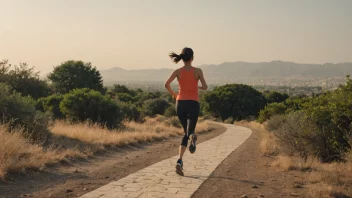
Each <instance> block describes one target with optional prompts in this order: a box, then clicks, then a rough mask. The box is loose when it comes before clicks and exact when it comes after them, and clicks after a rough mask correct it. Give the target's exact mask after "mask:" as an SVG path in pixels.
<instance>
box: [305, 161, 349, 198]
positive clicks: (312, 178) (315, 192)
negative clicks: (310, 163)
mask: <svg viewBox="0 0 352 198" xmlns="http://www.w3.org/2000/svg"><path fill="white" fill-rule="evenodd" d="M315 169H316V170H315V171H313V172H311V173H310V174H309V176H308V181H309V193H310V195H311V196H312V197H313V196H314V197H339V196H340V197H342V195H344V196H349V197H351V196H352V161H348V162H347V163H340V164H339V163H331V164H322V163H319V164H317V165H316V167H315Z"/></svg>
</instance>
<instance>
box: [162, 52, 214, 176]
mask: <svg viewBox="0 0 352 198" xmlns="http://www.w3.org/2000/svg"><path fill="white" fill-rule="evenodd" d="M169 56H170V58H171V59H172V60H173V62H175V63H176V64H177V63H178V62H179V61H180V60H182V61H183V63H184V66H183V67H181V68H179V69H176V70H175V71H174V72H173V73H172V74H171V76H170V78H169V79H168V80H167V81H166V83H165V88H166V89H167V90H168V91H169V92H170V94H171V95H172V96H173V98H175V99H176V113H177V116H178V118H179V119H180V121H181V124H182V127H183V130H184V132H185V135H184V136H183V139H182V142H181V145H180V148H179V159H178V160H177V163H176V173H177V174H179V175H182V176H183V175H184V174H183V161H182V157H183V154H184V153H185V151H186V148H187V144H188V140H189V139H190V140H191V141H190V146H189V151H190V153H194V152H195V151H196V141H197V136H196V134H195V128H196V125H197V121H198V115H199V109H200V106H199V102H198V89H202V90H207V88H208V86H207V83H206V82H205V80H204V76H203V72H202V70H201V69H199V68H195V67H193V66H192V61H193V58H194V57H193V50H192V49H191V48H187V47H186V48H184V49H183V50H182V53H181V54H180V55H178V54H175V53H174V52H172V53H171V54H170V55H169ZM175 78H177V80H178V85H179V93H175V92H174V91H173V90H172V89H171V86H170V84H171V82H172V81H173V80H175ZM199 80H200V82H201V84H202V86H201V87H198V81H199Z"/></svg>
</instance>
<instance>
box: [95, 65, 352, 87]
mask: <svg viewBox="0 0 352 198" xmlns="http://www.w3.org/2000/svg"><path fill="white" fill-rule="evenodd" d="M199 67H200V68H202V69H203V72H204V74H205V75H206V78H207V80H208V82H209V83H213V84H217V83H219V84H223V83H233V82H236V83H247V84H272V85H274V84H275V83H276V84H281V85H290V84H302V85H303V84H304V83H307V81H308V82H314V81H319V82H315V83H313V84H312V85H314V86H316V85H321V84H322V83H323V82H321V80H325V79H328V78H330V79H331V78H333V79H340V80H341V79H343V78H344V77H345V76H346V75H348V74H352V63H338V64H332V63H326V64H322V65H321V64H298V63H293V62H283V61H272V62H260V63H247V62H226V63H222V64H219V65H201V66H199ZM171 72H172V70H171V69H143V70H125V69H121V68H118V67H115V68H112V69H108V70H102V71H101V74H102V76H103V78H104V82H105V83H106V84H112V83H114V82H148V83H151V82H159V81H165V80H166V78H167V77H168V76H169V75H170V73H171ZM305 85H306V84H305Z"/></svg>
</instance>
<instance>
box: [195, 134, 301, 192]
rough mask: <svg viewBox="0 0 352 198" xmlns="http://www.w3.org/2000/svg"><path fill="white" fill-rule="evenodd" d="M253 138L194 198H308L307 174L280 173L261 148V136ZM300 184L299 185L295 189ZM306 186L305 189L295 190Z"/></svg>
mask: <svg viewBox="0 0 352 198" xmlns="http://www.w3.org/2000/svg"><path fill="white" fill-rule="evenodd" d="M252 130H253V133H252V135H251V136H250V137H249V138H248V139H247V140H246V142H244V143H243V144H242V145H241V146H240V147H239V148H237V149H236V150H235V151H233V152H232V153H231V154H230V156H229V157H227V158H226V159H225V160H224V161H223V162H222V163H221V164H220V165H219V166H218V167H217V168H216V169H215V171H214V172H213V173H212V175H211V176H210V178H209V179H208V180H206V181H205V182H204V183H203V184H202V185H201V186H200V188H199V189H198V190H197V191H196V192H195V193H194V194H193V196H192V198H200V197H209V198H210V197H212V198H213V197H242V196H243V197H244V195H246V197H248V198H252V197H253V198H256V197H270V198H275V197H277V198H282V197H307V196H306V194H307V189H306V188H304V185H298V184H304V183H305V181H304V173H302V172H299V171H286V172H283V171H281V170H277V169H276V168H274V167H271V164H272V162H273V160H274V159H273V158H271V157H264V156H262V154H261V151H260V148H259V142H260V139H261V136H260V133H259V132H258V131H257V130H254V129H252ZM295 184H296V185H295ZM294 186H300V187H301V186H302V187H303V188H295V187H294Z"/></svg>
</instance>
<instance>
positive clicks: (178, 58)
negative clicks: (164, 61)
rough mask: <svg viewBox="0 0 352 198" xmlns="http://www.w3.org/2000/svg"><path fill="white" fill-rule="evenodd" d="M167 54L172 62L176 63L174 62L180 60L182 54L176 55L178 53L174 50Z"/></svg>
mask: <svg viewBox="0 0 352 198" xmlns="http://www.w3.org/2000/svg"><path fill="white" fill-rule="evenodd" d="M169 56H170V58H171V60H172V62H174V63H176V64H177V63H178V62H180V60H182V54H180V55H178V54H176V53H175V52H171V53H170V54H169Z"/></svg>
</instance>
